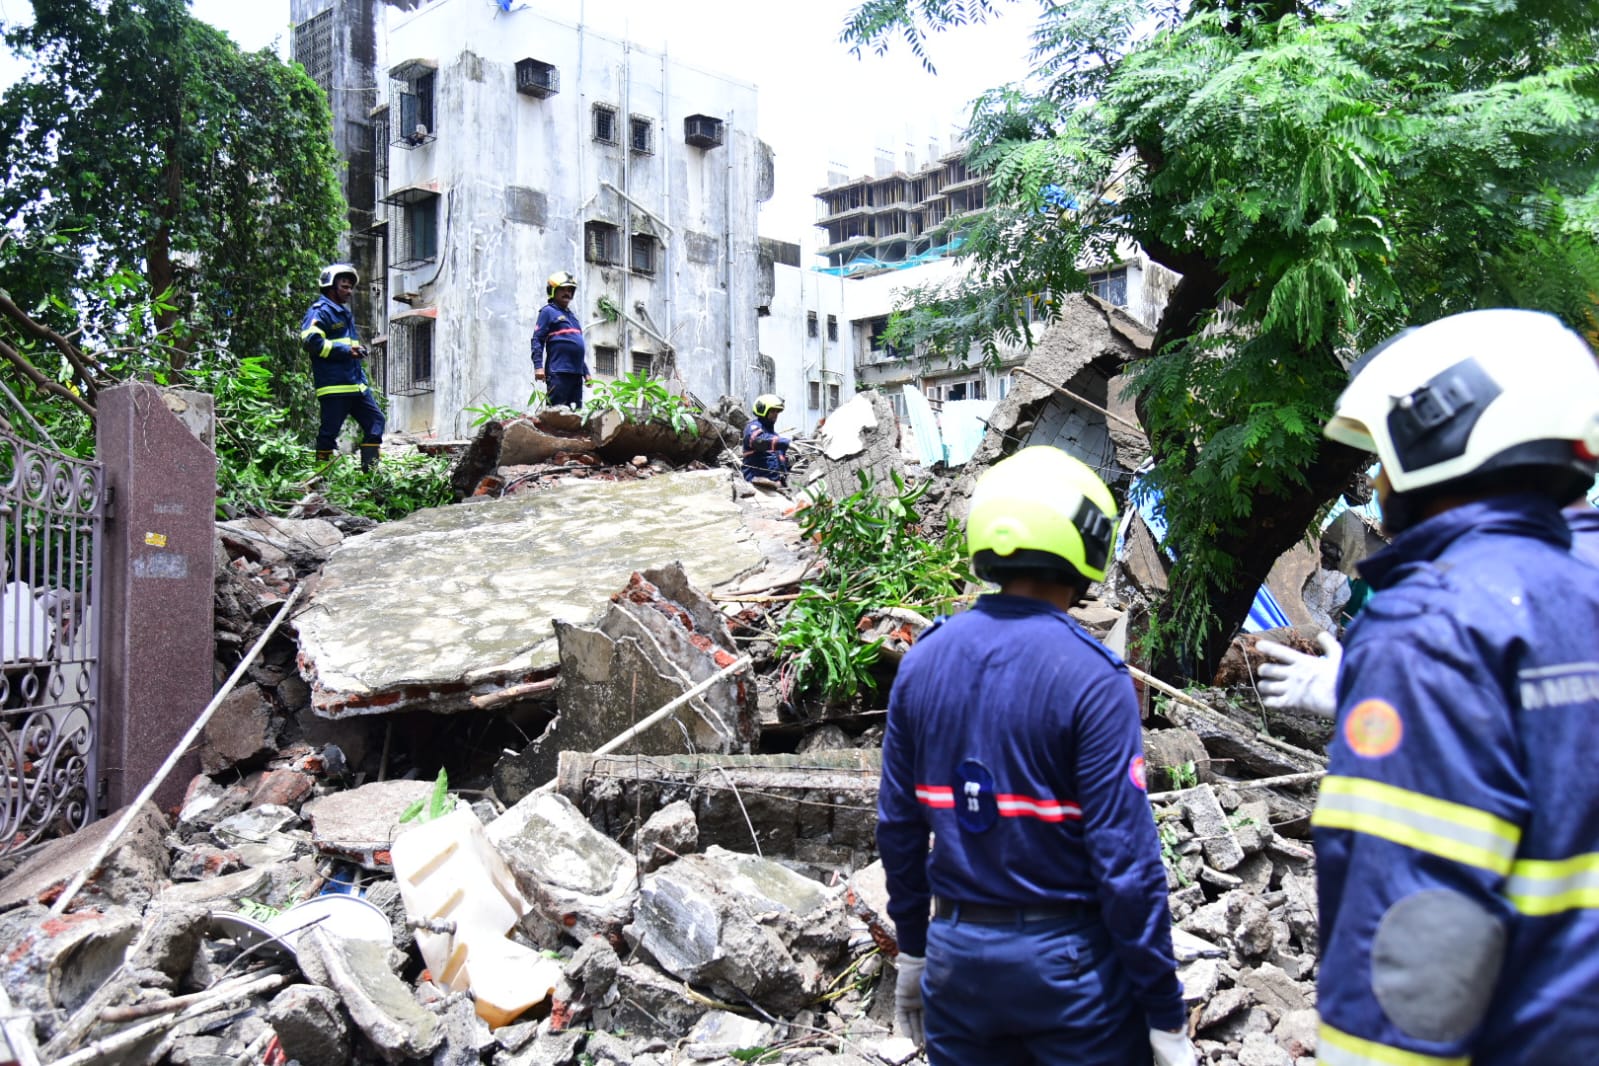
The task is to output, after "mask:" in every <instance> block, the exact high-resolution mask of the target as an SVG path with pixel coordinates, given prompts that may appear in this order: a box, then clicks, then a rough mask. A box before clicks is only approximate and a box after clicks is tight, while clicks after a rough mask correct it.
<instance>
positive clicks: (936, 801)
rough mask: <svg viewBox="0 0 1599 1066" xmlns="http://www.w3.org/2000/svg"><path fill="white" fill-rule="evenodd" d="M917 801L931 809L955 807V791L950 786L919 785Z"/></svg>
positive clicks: (917, 787)
mask: <svg viewBox="0 0 1599 1066" xmlns="http://www.w3.org/2000/svg"><path fill="white" fill-rule="evenodd" d="M916 801H917V802H918V803H922V804H925V805H927V806H929V807H953V806H955V791H954V789H951V788H950V787H949V786H948V785H943V786H940V785H917V786H916Z"/></svg>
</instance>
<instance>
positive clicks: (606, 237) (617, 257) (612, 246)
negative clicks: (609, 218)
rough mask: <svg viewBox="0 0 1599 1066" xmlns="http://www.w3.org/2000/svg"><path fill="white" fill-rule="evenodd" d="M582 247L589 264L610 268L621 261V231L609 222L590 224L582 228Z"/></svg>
mask: <svg viewBox="0 0 1599 1066" xmlns="http://www.w3.org/2000/svg"><path fill="white" fill-rule="evenodd" d="M583 238H584V239H583V247H584V248H585V249H586V251H585V255H586V256H587V258H588V261H589V262H591V263H599V264H601V265H602V266H610V265H614V264H617V263H620V262H621V261H622V231H621V230H619V229H617V228H616V227H615V226H613V225H611V224H610V223H609V222H590V223H588V224H587V225H585V226H584V227H583Z"/></svg>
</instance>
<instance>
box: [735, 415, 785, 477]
mask: <svg viewBox="0 0 1599 1066" xmlns="http://www.w3.org/2000/svg"><path fill="white" fill-rule="evenodd" d="M739 472H740V473H742V474H743V475H744V480H745V481H754V480H755V479H756V478H758V477H765V478H771V479H772V480H773V481H777V482H782V483H784V484H787V482H788V443H787V438H786V437H783V436H781V435H779V434H778V433H775V432H773V430H772V427H771V426H768V425H767V424H766V423H765V422H762V421H761V420H760V419H759V418H752V419H750V420H749V422H748V423H747V424H746V425H745V426H744V455H743V464H742V465H741V466H740V467H739Z"/></svg>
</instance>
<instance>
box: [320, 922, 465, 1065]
mask: <svg viewBox="0 0 1599 1066" xmlns="http://www.w3.org/2000/svg"><path fill="white" fill-rule="evenodd" d="M388 950H389V949H388V948H387V947H385V946H384V945H382V944H377V943H374V942H372V941H368V940H343V939H340V938H338V937H334V936H330V935H329V934H328V933H326V932H324V931H323V930H321V929H312V930H309V931H307V932H306V933H305V934H304V935H302V936H301V937H300V945H299V952H298V957H299V962H300V968H301V970H303V971H304V972H305V975H306V976H307V977H309V978H311V980H313V981H315V982H316V983H317V984H319V985H322V986H323V987H324V988H331V989H332V990H333V991H334V992H336V993H338V996H339V1000H340V1002H342V1003H343V1004H344V1009H345V1010H347V1011H349V1013H350V1018H351V1020H352V1021H354V1022H355V1025H356V1028H358V1029H360V1030H361V1032H362V1033H363V1034H364V1035H365V1036H366V1038H367V1039H368V1040H369V1041H371V1043H372V1046H373V1047H374V1048H375V1049H376V1050H377V1052H378V1054H379V1055H381V1056H383V1058H384V1060H385V1061H387V1062H404V1061H406V1060H408V1059H417V1058H425V1057H427V1056H429V1055H431V1054H432V1053H433V1050H434V1048H436V1047H438V1046H439V1044H440V1042H441V1041H442V1040H443V1039H444V1034H443V1032H442V1031H441V1026H440V1023H439V1019H438V1018H437V1017H436V1016H435V1015H434V1014H433V1013H432V1012H431V1011H429V1010H428V1009H427V1008H425V1007H423V1006H422V1005H421V1004H419V1003H417V1001H416V998H415V997H414V996H413V995H412V992H411V988H410V986H408V985H406V984H405V983H404V982H402V981H401V980H400V979H399V978H398V977H396V976H395V975H394V973H393V972H392V971H391V970H390V969H389V961H388Z"/></svg>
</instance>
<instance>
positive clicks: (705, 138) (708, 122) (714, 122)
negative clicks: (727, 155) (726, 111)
mask: <svg viewBox="0 0 1599 1066" xmlns="http://www.w3.org/2000/svg"><path fill="white" fill-rule="evenodd" d="M683 140H684V142H685V143H687V144H692V145H693V146H694V147H695V148H716V147H718V146H720V145H721V143H722V120H721V119H719V118H716V117H714V116H712V115H690V116H688V117H687V118H685V119H684V120H683Z"/></svg>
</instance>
